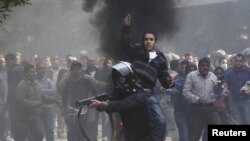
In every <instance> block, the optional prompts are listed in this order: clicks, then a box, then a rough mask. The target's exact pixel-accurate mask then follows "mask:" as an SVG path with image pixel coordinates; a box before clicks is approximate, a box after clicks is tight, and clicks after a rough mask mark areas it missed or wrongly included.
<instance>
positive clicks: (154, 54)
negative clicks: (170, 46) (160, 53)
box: [149, 51, 157, 62]
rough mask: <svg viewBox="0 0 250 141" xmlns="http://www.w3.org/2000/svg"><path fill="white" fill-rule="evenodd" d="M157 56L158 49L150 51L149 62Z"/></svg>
mask: <svg viewBox="0 0 250 141" xmlns="http://www.w3.org/2000/svg"><path fill="white" fill-rule="evenodd" d="M156 57H157V54H156V51H151V52H149V62H151V61H152V60H153V59H155V58H156Z"/></svg>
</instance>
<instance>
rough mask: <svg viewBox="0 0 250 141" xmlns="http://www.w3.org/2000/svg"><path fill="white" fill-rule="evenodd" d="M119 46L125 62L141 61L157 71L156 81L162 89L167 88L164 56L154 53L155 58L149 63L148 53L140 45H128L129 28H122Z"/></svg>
mask: <svg viewBox="0 0 250 141" xmlns="http://www.w3.org/2000/svg"><path fill="white" fill-rule="evenodd" d="M121 46H122V50H123V56H125V57H124V60H125V61H129V62H133V61H142V62H144V63H146V64H149V65H150V66H152V67H153V68H155V70H156V71H157V75H158V79H159V81H160V83H161V85H162V86H163V87H164V88H169V87H170V86H169V85H168V83H167V81H168V79H170V75H169V73H168V62H167V59H166V57H165V56H164V54H163V53H162V52H160V51H156V54H157V57H156V58H154V59H153V60H151V61H150V62H149V53H148V51H147V50H146V48H145V47H144V46H143V45H142V44H138V43H137V44H134V45H131V44H130V28H129V27H124V28H123V29H122V35H121Z"/></svg>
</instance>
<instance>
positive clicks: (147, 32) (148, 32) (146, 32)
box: [142, 31, 158, 41]
mask: <svg viewBox="0 0 250 141" xmlns="http://www.w3.org/2000/svg"><path fill="white" fill-rule="evenodd" d="M146 34H152V35H154V37H155V41H157V40H158V37H157V35H156V33H155V32H153V31H145V32H143V34H142V41H144V36H145V35H146Z"/></svg>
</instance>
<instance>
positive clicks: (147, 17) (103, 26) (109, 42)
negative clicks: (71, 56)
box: [82, 0, 177, 59]
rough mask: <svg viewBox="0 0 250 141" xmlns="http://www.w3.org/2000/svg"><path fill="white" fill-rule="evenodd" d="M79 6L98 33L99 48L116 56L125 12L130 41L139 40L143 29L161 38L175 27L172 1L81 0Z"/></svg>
mask: <svg viewBox="0 0 250 141" xmlns="http://www.w3.org/2000/svg"><path fill="white" fill-rule="evenodd" d="M100 5H101V6H100ZM82 7H83V10H84V11H85V12H88V13H90V14H91V15H92V18H91V23H92V25H94V26H95V27H96V28H97V29H98V31H99V33H100V37H99V38H100V50H99V51H100V52H102V53H104V55H108V56H111V57H114V58H116V59H117V58H119V57H118V56H119V54H120V53H119V51H120V50H119V49H118V48H119V46H120V43H119V41H120V33H121V28H122V20H123V18H124V17H125V16H126V15H127V14H128V13H130V14H131V16H132V33H133V36H132V37H133V38H132V42H138V41H140V39H141V34H142V33H143V32H144V31H153V32H155V33H157V35H158V36H159V37H160V38H161V37H166V36H171V35H173V33H175V32H176V30H177V25H176V9H175V8H174V1H173V0H83V6H82ZM97 7H99V8H100V7H102V8H101V9H99V8H97ZM96 9H99V10H96Z"/></svg>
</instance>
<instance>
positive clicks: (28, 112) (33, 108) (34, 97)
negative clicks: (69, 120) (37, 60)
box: [13, 64, 56, 141]
mask: <svg viewBox="0 0 250 141" xmlns="http://www.w3.org/2000/svg"><path fill="white" fill-rule="evenodd" d="M35 76H36V69H35V66H34V65H32V64H26V65H25V66H24V79H23V80H22V81H21V82H20V83H19V84H18V86H17V95H16V101H15V106H14V109H13V111H14V112H13V116H14V122H13V123H14V124H15V130H14V131H15V132H14V133H13V137H14V140H15V141H26V140H27V139H29V141H42V140H43V130H42V124H41V119H40V115H41V107H42V105H43V103H47V104H48V103H53V102H55V100H56V99H55V98H52V97H48V96H45V95H42V87H41V86H40V84H39V83H38V82H37V80H35Z"/></svg>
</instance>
